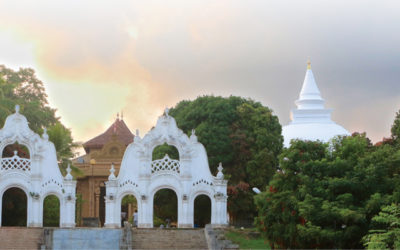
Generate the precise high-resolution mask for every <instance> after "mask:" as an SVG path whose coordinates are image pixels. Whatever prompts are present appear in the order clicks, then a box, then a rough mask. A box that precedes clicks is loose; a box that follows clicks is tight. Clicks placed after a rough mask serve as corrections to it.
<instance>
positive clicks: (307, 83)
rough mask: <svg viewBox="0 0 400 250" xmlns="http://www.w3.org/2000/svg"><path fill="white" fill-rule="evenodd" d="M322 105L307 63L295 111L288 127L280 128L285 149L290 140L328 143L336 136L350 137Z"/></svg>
mask: <svg viewBox="0 0 400 250" xmlns="http://www.w3.org/2000/svg"><path fill="white" fill-rule="evenodd" d="M324 103H325V101H324V99H322V97H321V93H320V92H319V89H318V87H317V83H316V82H315V79H314V75H313V73H312V71H311V63H310V61H308V63H307V72H306V77H305V79H304V83H303V87H302V88H301V92H300V96H299V99H298V100H297V101H296V102H295V104H296V105H297V109H293V110H292V114H291V120H292V121H291V122H290V123H289V125H287V126H284V127H283V128H282V135H283V138H284V146H285V147H289V146H290V141H291V140H292V139H300V140H309V141H316V140H319V141H323V142H328V141H329V140H330V139H332V138H333V137H335V136H337V135H350V134H349V132H348V131H347V130H346V129H344V128H343V127H342V126H340V125H338V124H336V123H335V122H333V121H332V120H331V112H332V110H331V109H326V108H325V107H324Z"/></svg>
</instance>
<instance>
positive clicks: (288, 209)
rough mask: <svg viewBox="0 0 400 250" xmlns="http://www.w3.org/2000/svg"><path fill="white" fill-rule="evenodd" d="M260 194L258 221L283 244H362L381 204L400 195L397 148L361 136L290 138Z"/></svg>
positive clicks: (275, 242)
mask: <svg viewBox="0 0 400 250" xmlns="http://www.w3.org/2000/svg"><path fill="white" fill-rule="evenodd" d="M279 158H280V168H281V170H280V171H279V172H277V173H276V174H275V176H274V177H273V179H272V180H271V182H270V183H269V189H268V190H267V192H265V193H262V194H261V195H258V196H257V197H256V199H255V203H256V205H257V208H258V212H259V214H258V217H257V218H256V225H257V227H258V229H259V230H260V231H261V232H262V234H263V235H264V236H265V237H266V238H267V239H268V240H269V242H271V243H272V244H273V245H272V246H273V247H274V246H278V247H281V248H360V247H362V244H361V239H362V237H363V236H364V235H365V234H366V233H367V232H368V228H369V226H370V225H371V219H372V218H373V216H375V215H376V214H377V213H378V212H379V210H380V207H381V206H383V205H388V204H390V203H391V202H397V200H398V199H399V198H398V197H399V171H400V155H399V150H398V149H396V148H395V147H392V146H391V145H389V144H382V145H378V146H373V145H372V144H371V143H370V141H369V139H368V138H367V137H366V136H365V134H357V133H356V134H353V136H349V137H339V138H336V139H335V140H333V141H332V143H331V144H329V145H328V144H322V143H318V142H304V141H294V142H293V143H292V145H291V147H290V148H288V149H285V150H284V151H283V153H282V154H281V155H280V157H279Z"/></svg>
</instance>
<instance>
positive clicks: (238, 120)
mask: <svg viewBox="0 0 400 250" xmlns="http://www.w3.org/2000/svg"><path fill="white" fill-rule="evenodd" d="M169 113H170V115H171V116H173V117H174V118H175V119H176V121H177V124H178V127H179V128H181V129H182V130H183V131H184V132H185V133H188V134H190V133H191V131H192V129H195V131H196V135H197V136H198V139H199V141H200V142H201V143H202V144H203V145H204V146H205V148H206V150H207V155H208V161H209V165H210V169H211V172H212V173H213V174H216V168H217V166H218V163H219V162H222V164H223V167H224V174H225V176H226V177H227V179H228V180H229V185H230V187H229V188H228V192H229V191H232V192H233V193H230V194H229V196H230V198H229V200H228V210H229V211H230V213H231V215H233V216H234V219H240V217H252V215H253V213H254V211H255V208H254V205H253V194H252V191H251V187H258V188H260V189H263V188H264V187H265V186H266V184H267V183H268V181H269V180H270V178H271V177H272V175H273V174H274V173H275V171H276V167H277V165H278V160H277V155H278V154H279V153H280V152H281V150H282V143H283V138H282V136H281V125H280V124H279V121H278V118H277V116H275V115H273V113H272V111H271V110H270V109H269V108H267V107H264V106H262V105H261V103H259V102H255V101H253V100H250V99H245V98H242V97H235V96H230V97H228V98H224V97H216V96H202V97H198V98H197V99H195V100H193V101H181V102H179V103H178V104H177V105H176V106H175V107H174V108H172V109H171V110H170V112H169ZM243 187H247V189H246V188H245V189H243ZM235 190H236V191H238V190H239V191H240V192H239V193H240V195H239V193H238V195H235V194H234V193H235ZM240 204H249V206H240Z"/></svg>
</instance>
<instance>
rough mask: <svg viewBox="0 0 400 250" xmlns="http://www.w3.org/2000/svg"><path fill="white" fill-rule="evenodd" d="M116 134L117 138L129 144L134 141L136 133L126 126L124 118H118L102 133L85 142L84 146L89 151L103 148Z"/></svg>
mask: <svg viewBox="0 0 400 250" xmlns="http://www.w3.org/2000/svg"><path fill="white" fill-rule="evenodd" d="M114 134H115V135H116V136H117V138H118V139H119V140H120V141H122V142H123V143H124V144H125V145H128V144H129V143H131V142H132V141H133V137H134V135H133V134H132V133H131V131H130V130H129V128H128V127H127V126H126V124H125V122H124V121H123V120H120V119H117V120H115V122H114V123H113V124H112V125H111V126H110V127H109V128H108V129H107V130H106V132H104V133H103V134H101V135H98V136H96V137H95V138H93V139H90V140H89V141H87V142H85V143H84V144H83V147H84V148H85V151H88V149H90V148H101V147H103V146H104V144H106V143H107V142H109V141H110V140H111V138H112V136H113V135H114Z"/></svg>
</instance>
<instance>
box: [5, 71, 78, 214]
mask: <svg viewBox="0 0 400 250" xmlns="http://www.w3.org/2000/svg"><path fill="white" fill-rule="evenodd" d="M17 104H18V105H19V106H20V113H21V114H23V115H24V116H25V117H26V118H27V120H28V121H29V127H30V128H31V129H32V130H33V131H34V132H35V133H38V134H42V133H43V132H44V129H45V128H47V132H48V135H49V140H50V141H52V142H53V143H54V145H55V148H56V152H57V160H58V161H60V162H61V164H60V165H59V166H60V169H61V171H63V172H64V174H65V169H66V167H67V165H68V163H70V158H72V157H73V151H72V150H73V148H74V147H75V146H76V144H75V143H73V140H72V136H71V131H70V130H69V129H67V128H66V127H65V126H64V125H63V124H62V123H61V122H60V119H59V117H56V115H55V112H56V110H55V109H53V108H51V107H49V105H48V101H47V95H46V92H45V89H44V85H43V82H42V81H40V80H39V79H38V78H37V77H36V75H35V72H34V70H33V69H29V68H20V69H19V70H18V71H14V70H12V69H9V68H7V67H5V66H4V65H0V127H3V125H4V122H5V119H6V118H7V116H8V115H10V114H12V113H14V112H15V110H14V107H15V105H17ZM13 146H18V147H20V148H21V151H24V148H23V145H18V144H15V145H13ZM6 149H7V148H6ZM10 150H11V152H12V148H10V147H9V150H8V151H10ZM5 151H6V150H5ZM2 154H10V152H2ZM26 155H29V154H28V152H26ZM72 168H73V170H74V171H75V172H76V173H78V172H79V171H77V169H76V168H74V167H73V166H72ZM17 207H26V203H23V202H22V203H19V204H17ZM55 207H56V203H55V201H54V200H52V199H51V198H50V200H47V198H46V201H45V203H44V211H45V212H46V213H47V212H48V213H49V215H46V214H45V219H46V218H47V216H52V215H53V211H55V210H54V209H53V208H55ZM54 220H57V219H54ZM57 221H58V220H57Z"/></svg>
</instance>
